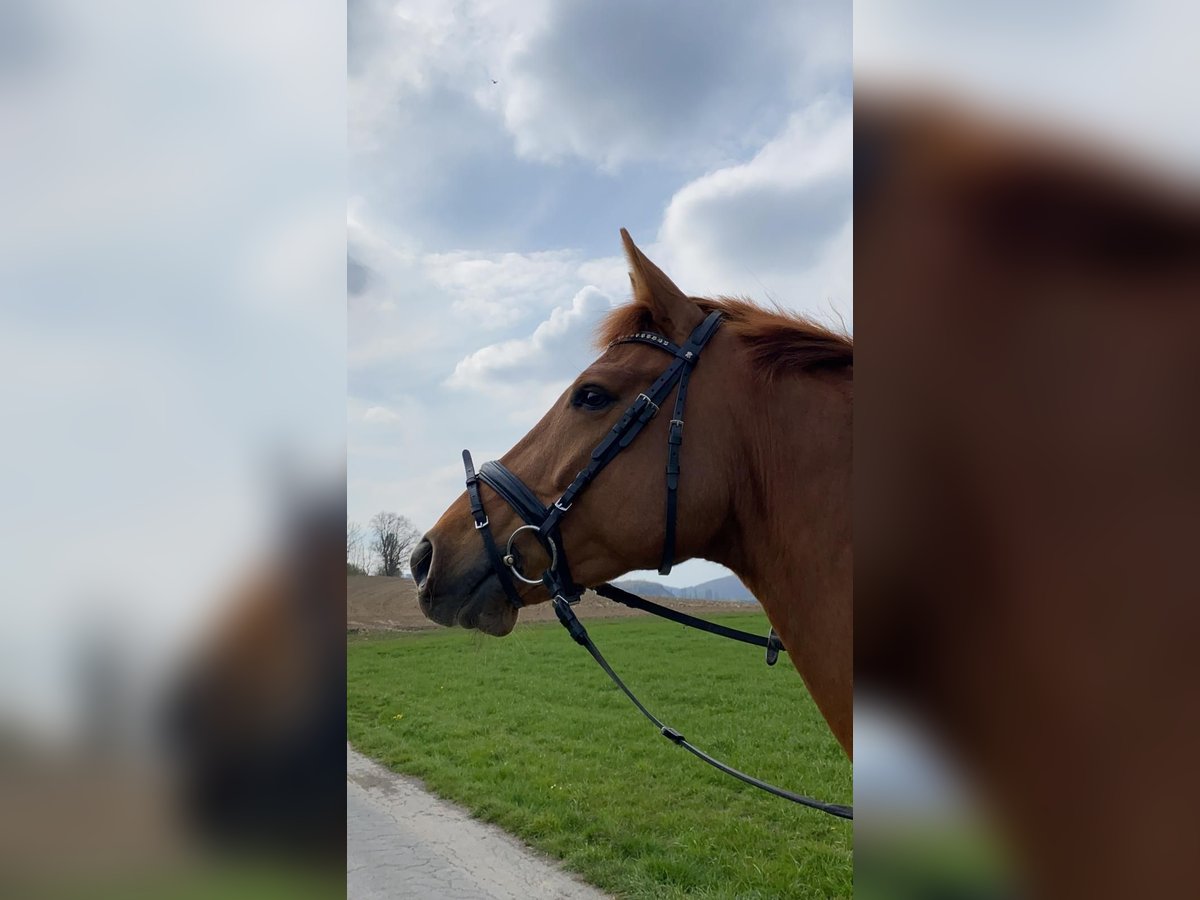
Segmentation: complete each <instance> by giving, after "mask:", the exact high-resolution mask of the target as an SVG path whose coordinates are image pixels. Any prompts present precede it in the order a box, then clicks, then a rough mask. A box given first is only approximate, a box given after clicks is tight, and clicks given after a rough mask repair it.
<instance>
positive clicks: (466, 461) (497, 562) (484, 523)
mask: <svg viewBox="0 0 1200 900" xmlns="http://www.w3.org/2000/svg"><path fill="white" fill-rule="evenodd" d="M462 455H463V468H464V469H465V470H466V473H467V501H468V502H469V503H470V504H471V516H472V517H473V518H474V519H475V530H476V531H478V532H479V536H480V537H481V538H483V547H484V549H485V550H486V551H487V555H488V560H489V561H490V562H491V564H492V571H493V572H495V573H496V577H497V578H498V579H499V580H500V586H501V587H502V588H503V589H504V595H505V596H506V597H508V602H509V603H511V604H512V605H513V607H515V608H516V609H520V608H521V607H522V606H524V605H525V604H524V603H522V602H521V595H520V594H518V593H517V587H516V585H515V584H513V580H512V573H511V572H509V570H508V566H506V565H504V560H503V559H501V558H500V548H498V547H497V546H496V539H495V538H494V537H493V536H492V526H491V524H490V523H489V522H488V517H487V512H486V511H485V510H484V508H483V496H482V495H481V494H480V493H479V476H478V475H476V474H475V464H474V463H473V462H472V461H471V452H470V451H469V450H464V451H463V454H462ZM484 465H486V463H485V464H484Z"/></svg>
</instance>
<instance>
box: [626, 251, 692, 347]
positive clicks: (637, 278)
mask: <svg viewBox="0 0 1200 900" xmlns="http://www.w3.org/2000/svg"><path fill="white" fill-rule="evenodd" d="M621 242H622V243H623V244H624V245H625V255H626V256H627V257H628V258H629V281H630V282H631V283H632V284H633V300H634V302H635V303H637V304H639V305H641V306H644V307H646V308H647V309H648V310H650V315H651V317H652V318H653V319H654V324H655V325H657V326H658V327H659V329H660V330H661V331H662V333H663V334H664V335H666V336H667V337H669V338H670V339H671V340H673V341H675V342H676V343H677V344H682V343H683V342H684V341H686V340H687V339H688V336H689V335H690V334H691V333H692V331H693V330H694V329H695V327H696V326H697V325H699V324H700V323H701V322H703V321H704V313H703V312H701V311H700V307H699V306H697V305H696V303H695V302H694V301H692V300H691V299H690V298H689V297H688V296H687V295H686V294H685V293H684V292H683V291H681V290H680V289H679V288H677V287H676V286H675V283H674V282H673V281H671V279H670V278H668V277H667V276H666V275H664V274H663V271H662V269H660V268H659V267H658V266H656V265H655V264H654V263H652V262H650V260H649V259H648V258H647V257H646V254H644V253H643V252H642V251H641V250H639V249H638V247H637V244H635V243H634V242H633V238H631V237H630V236H629V232H628V231H626V230H625V229H624V228H622V229H621Z"/></svg>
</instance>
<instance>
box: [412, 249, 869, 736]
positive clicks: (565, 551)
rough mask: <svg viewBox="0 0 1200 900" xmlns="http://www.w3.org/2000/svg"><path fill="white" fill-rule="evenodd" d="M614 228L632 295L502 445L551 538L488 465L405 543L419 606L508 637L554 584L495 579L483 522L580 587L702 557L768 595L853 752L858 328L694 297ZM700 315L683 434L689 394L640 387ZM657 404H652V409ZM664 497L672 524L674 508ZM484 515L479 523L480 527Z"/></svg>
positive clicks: (835, 729)
mask: <svg viewBox="0 0 1200 900" xmlns="http://www.w3.org/2000/svg"><path fill="white" fill-rule="evenodd" d="M621 239H622V242H623V244H624V249H625V253H626V256H627V258H628V263H629V276H630V281H631V284H632V299H631V301H630V302H629V303H627V304H625V305H622V306H620V307H617V308H615V309H614V310H613V311H612V312H611V313H610V314H609V315H608V316H607V317H606V318H605V319H604V320H603V322H602V323H601V325H600V327H599V329H598V342H597V343H598V346H599V349H600V350H601V353H600V356H599V358H597V359H596V360H595V361H594V362H593V363H592V364H591V365H589V366H588V367H587V368H586V369H584V370H583V372H582V373H580V375H578V376H577V377H576V378H575V380H574V381H573V382H572V384H571V385H570V386H569V387H568V388H567V389H566V390H565V391H564V392H563V393H562V395H561V396H560V397H559V398H558V400H557V401H556V402H555V403H554V405H553V406H552V407H551V408H550V409H549V410H548V411H547V412H546V414H545V415H544V416H543V417H542V419H541V421H540V422H538V424H537V425H535V426H534V427H533V429H532V430H530V431H529V433H528V434H526V435H525V437H523V438H522V439H521V440H520V441H518V442H517V444H516V445H515V446H514V447H513V448H512V449H511V450H509V451H508V453H507V454H505V456H504V457H503V458H502V459H501V461H500V462H501V464H502V466H503V468H504V469H506V470H507V471H508V472H510V473H511V474H512V475H513V476H515V480H517V481H518V482H524V484H525V485H526V486H527V487H528V488H529V490H530V491H531V492H532V493H533V494H534V495H536V498H535V500H534V502H535V505H537V504H542V503H544V504H546V506H545V509H546V510H551V509H553V507H552V506H551V504H552V503H558V509H559V510H561V513H560V512H557V511H556V512H555V513H554V514H555V516H556V517H558V516H560V517H561V518H560V520H559V521H560V532H559V535H560V536H559V541H560V542H561V547H559V546H558V545H554V546H552V547H548V546H547V542H546V541H543V540H538V539H537V536H536V535H524V536H520V535H518V534H517V531H518V529H521V528H524V527H525V525H524V522H523V521H522V519H521V518H520V517H519V516H518V513H517V511H515V510H514V509H512V508H511V507H510V505H509V503H508V502H505V501H506V500H507V499H508V498H507V497H505V496H503V495H500V494H498V493H497V492H496V490H495V489H494V488H493V487H492V486H491V485H490V484H488V483H487V482H486V481H485V482H483V483H482V484H477V485H476V487H475V490H478V491H480V495H479V497H478V498H476V500H477V502H473V498H472V497H471V496H470V495H469V494H468V493H464V494H463V495H461V496H459V498H458V499H457V500H455V501H454V502H453V503H452V504H451V505H450V506H449V508H448V509H447V510H446V511H445V513H444V514H443V515H442V516H441V518H440V519H439V520H438V521H437V523H436V524H435V525H434V526H433V528H431V529H430V530H429V532H428V533H427V534H425V536H424V537H423V538H422V540H421V541H420V542H419V543H418V545H417V547H416V548H415V550H414V551H413V554H412V557H411V571H412V573H413V577H414V579H415V580H416V583H417V596H418V599H419V602H420V606H421V609H422V611H423V612H424V613H425V615H426V616H428V617H429V618H430V619H432V620H433V621H434V622H437V623H438V624H441V625H446V626H450V625H459V626H463V627H465V628H471V629H478V630H480V631H482V632H484V633H487V634H490V635H496V636H503V635H506V634H508V633H509V632H510V631H512V629H513V627H514V626H515V624H516V621H517V615H518V610H517V605H518V603H519V604H521V605H531V604H535V603H542V602H546V601H548V600H551V599H553V598H552V596H551V591H550V589H549V588H548V587H547V585H546V584H545V583H534V582H537V579H533V578H529V579H522V580H521V581H520V583H519V584H517V585H515V587H516V591H517V597H516V598H511V596H510V591H511V589H512V587H513V585H512V584H508V585H506V584H505V580H506V579H507V577H508V576H507V573H506V572H505V571H504V569H503V567H500V566H497V565H494V564H493V563H494V560H493V559H491V558H490V556H492V555H493V554H492V552H491V550H490V549H489V547H488V546H485V544H486V541H488V540H491V538H490V537H489V536H488V535H490V533H491V532H494V533H495V534H498V535H500V536H501V537H502V538H503V536H505V535H510V534H511V535H512V538H510V539H509V541H508V545H507V548H506V549H507V550H508V551H509V552H508V554H507V556H506V561H507V562H509V563H510V564H512V562H513V560H514V558H515V559H516V560H517V562H518V564H519V566H520V568H519V569H516V570H515V571H518V572H519V571H522V570H523V571H524V572H533V571H538V570H541V569H546V570H547V571H550V570H551V569H554V568H555V566H556V565H557V562H556V560H555V559H552V555H554V556H557V555H559V554H561V555H562V556H563V557H569V558H570V559H571V560H572V563H571V577H572V578H573V579H574V580H575V581H576V582H577V583H578V585H579V586H580V587H594V586H596V585H599V584H602V583H604V582H606V581H609V580H610V579H613V578H615V577H617V576H620V575H622V574H624V573H626V572H629V571H631V570H634V569H646V568H658V567H659V566H660V563H664V564H665V566H666V567H667V568H669V566H670V565H671V564H672V563H675V562H680V561H683V560H686V559H692V558H703V559H709V560H713V561H715V562H718V563H721V564H723V565H725V566H727V567H728V568H730V569H731V570H732V571H733V572H735V573H736V574H737V575H738V577H739V578H741V580H742V582H743V583H744V584H745V585H746V587H747V588H748V589H749V590H750V591H751V592H752V593H753V594H754V596H755V597H756V598H757V599H758V600H759V602H760V603H761V604H762V606H763V608H764V610H765V611H766V614H767V617H768V619H769V620H770V623H771V626H772V628H773V629H774V630H775V632H776V633H777V634H778V635H779V636H780V637H781V638H782V640H783V643H784V646H785V647H786V648H787V649H788V653H789V656H790V658H791V660H792V662H793V664H794V666H795V667H796V669H797V670H798V672H799V673H800V675H801V677H802V678H803V680H804V682H805V684H806V686H807V687H808V690H809V692H810V693H811V695H812V697H813V699H814V701H815V702H816V704H817V706H818V708H819V709H820V711H821V713H822V715H823V716H824V718H825V721H826V723H827V724H828V726H829V728H830V730H831V731H832V733H833V735H834V736H835V738H836V739H837V740H838V742H839V743H840V744H841V746H842V748H843V749H844V750H845V752H846V754H847V755H848V756H851V757H852V753H853V749H852V748H853V689H854V676H853V656H852V628H853V614H852V602H853V585H852V581H853V578H852V570H853V554H852V542H851V515H850V505H851V496H850V491H851V463H852V427H853V362H854V352H853V341H852V339H851V338H850V337H848V336H847V335H844V334H840V333H838V332H836V331H834V330H832V329H829V328H826V327H823V326H821V325H819V324H817V323H815V322H813V321H810V320H809V319H807V318H805V317H803V316H800V315H798V314H796V313H793V312H786V311H784V310H782V309H774V310H767V309H764V308H761V307H759V306H756V305H754V304H753V303H751V302H749V301H747V300H744V299H738V298H731V297H717V298H702V297H692V296H688V295H686V294H684V292H683V291H681V290H680V289H679V288H678V287H677V286H676V285H675V284H674V283H673V282H672V281H671V280H670V279H669V278H668V277H667V276H666V275H665V274H664V273H663V272H662V270H661V269H659V268H658V266H656V265H655V264H654V263H653V262H651V261H650V259H649V258H647V257H646V255H645V254H644V253H642V251H641V250H640V249H639V248H638V247H637V245H636V244H634V242H633V240H632V238H630V236H629V233H628V232H627V231H625V230H624V229H622V230H621ZM717 319H719V323H716V324H712V325H706V323H715V320H717ZM717 324H719V327H717ZM712 327H715V331H712V330H711V328H712ZM706 328H707V329H709V330H707V331H705V339H704V341H705V342H701V343H700V344H696V345H695V346H696V348H697V349H696V351H695V353H696V356H695V358H689V360H688V365H689V366H690V365H691V364H692V363H694V376H693V377H692V378H691V382H690V385H691V386H690V388H689V387H687V384H688V382H687V381H686V380H684V384H683V385H682V386H680V387H677V388H673V389H672V390H673V391H680V392H681V391H684V390H686V391H687V407H686V433H687V436H688V439H687V440H686V441H682V432H683V430H684V418H683V416H682V415H680V414H679V411H680V409H681V408H682V399H681V398H680V397H679V395H678V394H675V395H674V396H676V400H677V404H676V407H675V408H676V411H677V414H676V416H675V417H674V418H673V419H671V420H670V421H668V419H669V417H668V415H666V414H665V413H666V409H665V408H666V407H668V406H669V404H668V399H669V397H670V396H672V394H670V393H668V394H666V395H665V397H664V398H663V399H661V400H659V401H657V402H655V403H651V402H650V398H649V397H648V396H647V393H646V392H647V391H651V388H650V387H648V386H650V385H651V384H652V383H653V382H655V379H656V378H657V377H659V376H660V374H661V373H662V372H663V366H664V365H665V364H666V362H667V360H666V358H665V357H664V354H663V352H662V350H663V349H664V348H665V347H666V345H671V346H673V347H675V348H676V350H677V351H679V352H678V353H677V354H676V358H677V359H682V358H683V356H684V354H685V352H686V353H690V352H691V351H690V350H688V351H684V350H680V348H685V347H687V346H692V345H689V344H688V341H689V339H692V338H694V337H695V335H696V334H697V333H698V332H699V331H702V330H705V329H706ZM656 343H662V344H663V347H658V346H655V344H656ZM700 346H703V354H702V356H701V355H700V350H699V347H700ZM639 392H642V393H640V394H639ZM628 404H633V407H632V408H633V409H640V410H641V414H640V415H639V421H642V420H645V421H644V425H645V427H644V429H643V430H644V431H645V434H643V435H640V436H639V438H638V439H637V440H631V441H630V442H629V443H628V446H627V447H625V448H624V449H623V450H622V452H620V453H619V454H617V455H615V457H614V458H613V459H612V462H611V465H606V466H605V467H604V468H603V469H602V470H600V471H598V472H597V473H596V474H595V476H594V479H593V480H591V481H590V483H589V484H588V489H587V490H584V491H581V492H580V493H578V494H577V495H576V494H572V495H571V496H573V497H574V499H573V500H572V501H570V502H567V503H562V499H563V497H564V496H566V495H565V493H564V492H566V491H568V490H570V489H571V487H572V485H573V484H574V483H575V482H576V480H577V479H579V478H581V477H582V476H581V473H583V472H584V471H585V470H587V468H588V465H589V459H590V458H593V457H591V454H592V450H593V448H594V447H596V446H597V444H599V443H601V442H603V441H604V440H605V438H606V435H607V434H610V433H611V432H612V431H613V429H615V428H619V427H622V425H621V423H622V422H625V421H626V419H624V418H622V409H623V408H624V407H626V405H628ZM659 405H662V406H663V407H664V414H663V415H655V414H654V413H656V412H657V410H658V406H659ZM651 407H653V409H651ZM629 412H630V410H626V413H629ZM676 436H678V438H679V440H680V441H682V443H680V444H679V445H678V447H677V449H676V451H675V452H676V453H677V455H678V459H677V465H676V467H675V468H676V470H677V472H676V473H674V474H672V473H671V472H668V471H665V470H664V465H663V447H664V445H666V446H670V443H669V442H675V439H676ZM485 466H486V464H485ZM667 468H668V469H669V468H671V464H670V462H668V467H667ZM481 471H482V470H481ZM468 474H469V475H470V474H472V473H471V470H470V469H469V470H468ZM672 479H677V481H672ZM469 483H470V482H469ZM676 483H677V496H676V497H673V498H671V497H670V494H669V495H668V496H669V499H668V503H667V504H663V503H662V499H661V497H662V493H663V491H664V484H666V486H667V487H666V489H667V490H668V491H669V492H672V491H673V490H674V489H673V488H672V487H671V486H672V484H676ZM505 493H506V494H511V493H512V492H511V491H506V492H505ZM555 497H558V498H560V499H559V501H554V498H555ZM672 503H674V504H677V507H672V506H671V504H672ZM473 507H477V508H478V509H482V508H486V510H487V512H486V515H484V516H482V518H481V517H479V516H477V515H475V514H474V513H473ZM564 507H568V508H569V512H567V511H566V509H564ZM675 508H677V510H678V520H677V526H676V525H675V524H674V523H675V518H674V516H673V515H671V514H670V513H669V512H668V510H669V509H675ZM480 526H486V527H484V529H483V531H482V532H481V529H480ZM489 529H490V531H489ZM668 529H670V531H668ZM532 530H535V531H536V529H532ZM481 533H482V534H484V535H485V542H481V541H480V535H481ZM668 533H670V535H671V537H670V539H667V540H666V544H667V548H668V549H667V550H666V556H667V559H665V560H663V559H662V558H661V557H662V555H663V551H661V550H660V548H662V547H663V546H664V540H665V539H664V535H666V534H668ZM514 544H515V550H514V549H513V548H514ZM660 571H662V569H660ZM510 599H515V600H516V602H510Z"/></svg>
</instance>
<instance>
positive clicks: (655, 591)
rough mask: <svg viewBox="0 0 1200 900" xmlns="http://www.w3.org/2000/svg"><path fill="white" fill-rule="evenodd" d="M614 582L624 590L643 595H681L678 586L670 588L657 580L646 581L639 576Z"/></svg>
mask: <svg viewBox="0 0 1200 900" xmlns="http://www.w3.org/2000/svg"><path fill="white" fill-rule="evenodd" d="M613 584H615V585H616V586H617V587H619V588H621V589H622V590H625V591H629V593H631V594H640V595H642V596H643V597H678V596H679V591H678V590H677V589H676V588H669V587H667V586H666V585H665V584H659V583H658V582H657V581H645V580H641V579H638V578H630V579H628V580H626V581H614V582H613Z"/></svg>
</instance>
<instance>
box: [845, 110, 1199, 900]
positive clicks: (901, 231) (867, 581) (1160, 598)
mask: <svg viewBox="0 0 1200 900" xmlns="http://www.w3.org/2000/svg"><path fill="white" fill-rule="evenodd" d="M855 166H856V172H855V261H856V273H855V304H856V323H857V335H856V338H857V340H858V341H860V342H863V345H864V346H865V347H866V357H865V360H866V362H865V364H866V366H867V369H866V371H865V381H864V385H863V388H862V391H863V392H862V396H861V397H860V407H859V410H858V416H857V424H856V429H857V438H858V444H857V446H858V447H859V449H860V452H859V454H858V456H857V458H856V461H855V462H856V469H855V478H856V483H855V490H856V505H857V507H858V508H857V509H856V511H855V552H856V560H857V566H858V571H857V572H856V597H855V613H856V617H855V622H856V627H855V672H856V675H857V679H858V684H859V687H860V689H862V690H867V689H870V690H872V691H874V692H876V694H877V696H885V697H886V698H887V700H889V701H890V702H892V703H893V704H894V705H899V706H901V707H903V708H905V709H907V710H908V711H910V713H913V714H915V716H916V717H917V718H918V719H919V721H921V722H923V723H924V725H925V726H926V728H927V730H928V731H929V732H931V733H932V734H933V735H934V736H935V737H936V738H937V739H938V741H939V742H940V743H941V745H942V747H943V748H944V749H945V750H946V751H948V753H949V755H950V756H951V757H952V758H954V759H955V761H956V763H957V765H958V766H959V767H960V768H961V769H962V770H964V771H965V773H966V774H967V775H968V776H969V777H970V778H971V779H972V781H973V782H974V785H975V787H976V790H977V793H978V794H979V795H980V797H981V799H983V800H984V801H985V802H986V803H988V805H989V807H990V811H991V813H992V819H993V824H994V825H996V826H998V828H999V831H1000V834H1001V836H1002V837H1003V838H1004V839H1005V840H1006V843H1007V844H1008V848H1007V849H1008V850H1009V851H1010V853H1011V854H1012V856H1013V858H1014V860H1015V861H1016V862H1017V864H1018V865H1019V866H1020V867H1021V868H1023V870H1024V871H1023V872H1022V876H1023V877H1024V878H1025V879H1026V880H1027V881H1028V886H1029V887H1030V888H1031V889H1032V892H1033V894H1034V896H1043V897H1066V896H1078V897H1097V898H1099V897H1132V896H1140V897H1144V896H1176V895H1181V896H1186V895H1189V894H1191V893H1194V892H1195V890H1196V883H1197V877H1198V876H1200V867H1198V866H1197V862H1196V859H1197V857H1196V854H1195V852H1194V851H1195V846H1196V825H1195V813H1194V804H1191V803H1189V802H1187V800H1188V799H1190V798H1194V797H1195V796H1197V785H1196V777H1195V760H1196V758H1197V757H1198V756H1200V728H1198V727H1196V719H1195V716H1194V715H1192V713H1194V710H1195V708H1196V705H1195V702H1196V701H1195V685H1196V684H1197V682H1198V681H1200V654H1197V652H1196V635H1197V634H1200V603H1197V602H1196V601H1197V592H1196V587H1195V558H1196V555H1195V553H1196V544H1195V538H1196V535H1197V534H1198V533H1200V480H1198V479H1197V478H1196V461H1197V460H1198V459H1200V416H1198V415H1197V410H1198V409H1200V406H1198V405H1197V401H1196V396H1197V395H1196V389H1197V387H1198V386H1200V355H1198V354H1197V351H1196V347H1197V340H1196V338H1197V335H1198V334H1200V304H1197V303H1196V298H1197V297H1198V296H1200V292H1198V290H1197V288H1198V286H1200V266H1198V260H1200V197H1198V196H1197V193H1196V191H1195V189H1194V186H1186V185H1183V184H1179V183H1174V182H1173V181H1171V180H1170V179H1166V178H1164V177H1163V176H1162V174H1161V173H1154V172H1150V171H1148V170H1147V168H1146V167H1145V166H1144V165H1143V166H1135V165H1133V164H1131V162H1130V161H1129V160H1128V159H1125V158H1118V157H1117V156H1116V154H1115V153H1107V152H1105V151H1101V150H1099V149H1098V145H1097V144H1096V143H1095V142H1090V143H1089V144H1087V145H1083V144H1082V142H1081V141H1080V139H1079V138H1078V137H1075V136H1071V135H1068V134H1065V133H1062V132H1059V131H1050V130H1048V129H1047V128H1046V127H1045V126H1044V125H1042V126H1034V125H1031V124H1029V123H1027V122H1024V121H1021V120H1019V119H1014V118H1013V117H1011V116H1010V117H1008V118H999V117H997V116H996V115H995V114H986V113H980V112H979V111H977V110H970V109H967V108H964V107H963V106H962V104H961V103H952V102H947V101H945V100H944V99H940V98H931V97H916V96H911V95H905V96H890V97H888V96H882V97H881V96H879V95H871V94H870V93H868V92H864V91H860V92H858V93H856V97H855ZM864 802H865V803H867V804H868V807H869V805H870V798H869V797H867V798H862V797H860V798H859V805H860V808H861V806H862V804H863V803H864ZM861 849H862V848H860V850H861Z"/></svg>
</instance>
